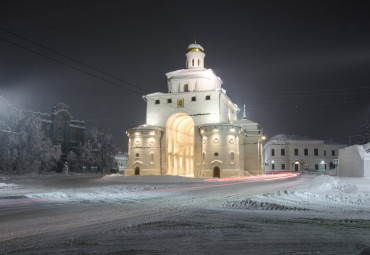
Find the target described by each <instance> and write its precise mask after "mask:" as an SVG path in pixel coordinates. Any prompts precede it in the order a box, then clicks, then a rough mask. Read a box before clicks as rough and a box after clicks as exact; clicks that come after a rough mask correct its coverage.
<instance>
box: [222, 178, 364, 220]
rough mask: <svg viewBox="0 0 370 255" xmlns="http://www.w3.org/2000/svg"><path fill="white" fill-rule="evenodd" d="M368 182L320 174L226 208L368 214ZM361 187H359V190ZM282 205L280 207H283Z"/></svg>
mask: <svg viewBox="0 0 370 255" xmlns="http://www.w3.org/2000/svg"><path fill="white" fill-rule="evenodd" d="M369 186H370V179H367V178H362V179H358V178H338V177H332V176H327V175H320V176H317V177H315V178H313V179H307V183H306V184H304V185H301V186H297V187H294V188H290V189H288V190H284V191H278V192H275V193H269V194H262V195H256V196H253V197H250V198H247V199H245V200H243V201H228V202H227V203H226V205H225V206H226V207H232V208H246V209H251V207H252V208H259V209H262V210H281V208H285V207H286V208H290V209H287V210H291V208H292V209H293V210H314V211H330V212H332V213H335V212H370V188H369ZM359 187H360V188H359ZM282 206H283V207H282Z"/></svg>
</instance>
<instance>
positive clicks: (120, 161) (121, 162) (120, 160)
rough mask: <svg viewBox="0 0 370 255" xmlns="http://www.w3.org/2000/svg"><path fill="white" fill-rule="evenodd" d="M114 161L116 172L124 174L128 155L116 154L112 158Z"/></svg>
mask: <svg viewBox="0 0 370 255" xmlns="http://www.w3.org/2000/svg"><path fill="white" fill-rule="evenodd" d="M114 159H115V161H116V163H117V170H118V172H120V173H124V172H125V170H126V169H127V161H128V155H127V153H126V152H125V153H122V152H118V153H117V155H115V156H114Z"/></svg>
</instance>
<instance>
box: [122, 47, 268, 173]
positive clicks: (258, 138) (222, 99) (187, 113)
mask: <svg viewBox="0 0 370 255" xmlns="http://www.w3.org/2000/svg"><path fill="white" fill-rule="evenodd" d="M204 57H205V53H204V49H203V47H202V46H201V45H199V44H190V45H189V46H188V48H187V52H186V69H181V70H177V71H173V72H169V73H167V74H166V76H167V87H168V93H153V94H149V95H146V96H145V97H144V99H145V101H146V103H147V114H146V124H144V125H141V126H139V127H136V128H132V129H130V130H128V131H127V132H126V133H127V135H128V138H129V142H128V153H129V159H128V168H127V170H126V172H125V175H180V176H194V177H229V176H244V175H246V174H260V173H261V172H262V167H261V166H262V141H263V139H262V138H263V132H262V129H261V128H260V126H259V125H258V123H255V122H253V121H250V120H247V118H246V116H245V109H244V114H243V119H241V120H238V119H237V114H238V112H239V111H240V110H239V108H238V106H237V105H235V104H234V103H233V102H232V101H231V100H230V98H229V97H228V96H227V95H226V91H225V90H223V89H222V81H221V79H220V78H219V77H217V76H216V75H215V74H214V72H213V71H212V70H211V69H206V68H204Z"/></svg>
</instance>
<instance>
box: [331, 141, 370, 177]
mask: <svg viewBox="0 0 370 255" xmlns="http://www.w3.org/2000/svg"><path fill="white" fill-rule="evenodd" d="M338 176H342V177H367V178H368V177H370V143H367V144H364V145H352V146H349V147H346V148H344V149H341V150H339V166H338Z"/></svg>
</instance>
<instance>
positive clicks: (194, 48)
mask: <svg viewBox="0 0 370 255" xmlns="http://www.w3.org/2000/svg"><path fill="white" fill-rule="evenodd" d="M190 51H201V52H204V48H203V47H202V46H201V45H200V44H197V43H191V44H189V46H188V48H187V49H186V53H188V52H190Z"/></svg>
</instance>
